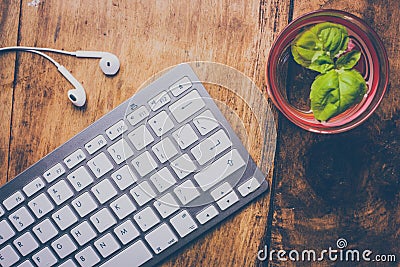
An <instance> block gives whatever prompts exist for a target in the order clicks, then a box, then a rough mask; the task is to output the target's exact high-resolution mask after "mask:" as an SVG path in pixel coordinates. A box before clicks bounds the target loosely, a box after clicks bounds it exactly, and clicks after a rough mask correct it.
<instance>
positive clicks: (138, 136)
mask: <svg viewBox="0 0 400 267" xmlns="http://www.w3.org/2000/svg"><path fill="white" fill-rule="evenodd" d="M197 81H198V78H197V76H196V74H195V73H194V72H193V70H192V69H191V68H190V67H189V66H188V65H186V64H182V65H179V66H177V67H175V68H174V69H172V70H171V71H169V72H168V73H166V74H164V75H163V76H162V77H161V78H159V79H158V80H156V81H155V82H153V83H152V84H150V85H149V86H148V87H146V88H145V89H143V90H141V91H139V92H138V93H137V94H135V95H134V96H133V97H132V98H131V99H129V100H127V101H126V102H124V103H123V104H121V105H120V106H118V107H117V108H115V109H114V110H113V111H111V112H109V113H108V114H106V115H105V116H104V117H102V118H101V119H100V120H98V121H97V122H95V123H94V124H92V125H91V126H89V127H88V128H86V129H85V130H83V131H82V132H81V133H79V134H78V135H76V136H75V137H73V138H72V139H71V140H69V141H68V142H66V143H65V144H63V145H62V146H61V147H59V148H58V149H56V150H54V151H53V152H52V153H50V154H49V155H47V156H46V157H44V158H43V159H41V160H40V161H38V162H37V163H35V164H34V165H32V166H31V167H30V168H29V169H27V170H26V171H24V172H23V173H21V174H20V175H18V176H17V177H15V178H14V179H13V180H11V181H10V182H9V183H7V184H6V185H4V186H3V187H1V188H0V266H2V267H7V266H20V267H28V266H38V267H42V266H62V267H72V266H81V267H89V266H102V267H115V266H121V267H123V266H127V267H132V266H142V265H143V266H154V265H157V264H159V263H161V261H163V260H165V259H166V258H168V257H169V256H170V255H171V254H172V253H175V252H179V251H180V250H182V248H183V247H184V246H185V245H186V244H188V243H189V242H191V241H193V240H194V239H195V238H197V237H199V236H201V235H203V234H204V232H206V231H207V230H208V229H210V228H212V227H213V226H215V225H217V224H219V223H220V222H221V221H222V220H224V219H225V218H226V217H228V216H229V215H231V214H232V213H233V212H235V211H237V210H239V209H240V208H241V207H243V206H244V205H246V204H247V203H249V202H250V201H252V200H253V199H254V198H255V197H257V196H258V195H260V194H261V193H263V192H264V191H266V190H267V189H268V184H267V183H266V181H265V178H264V176H263V174H262V173H261V171H260V170H259V169H258V168H257V166H256V164H255V163H254V161H253V160H252V159H251V157H250V156H249V154H248V152H247V151H246V149H245V148H244V146H243V145H242V143H241V142H240V140H239V139H238V137H237V136H236V134H235V133H234V132H233V130H232V128H231V127H230V125H229V123H228V122H227V121H226V119H225V118H224V116H223V115H222V113H221V112H220V111H219V109H218V108H217V106H216V105H215V103H214V102H213V100H212V99H211V98H210V96H209V94H208V93H207V91H206V90H205V88H204V87H203V85H202V84H201V83H200V82H197Z"/></svg>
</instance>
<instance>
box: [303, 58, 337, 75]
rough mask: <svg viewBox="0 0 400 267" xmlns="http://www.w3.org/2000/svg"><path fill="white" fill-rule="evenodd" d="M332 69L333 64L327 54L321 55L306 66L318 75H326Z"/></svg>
mask: <svg viewBox="0 0 400 267" xmlns="http://www.w3.org/2000/svg"><path fill="white" fill-rule="evenodd" d="M334 67H335V63H334V62H333V59H332V58H331V57H330V56H328V55H327V54H322V55H320V56H318V57H317V58H316V59H313V60H312V63H311V64H310V66H308V68H309V69H311V70H315V71H318V72H320V73H326V72H328V71H329V70H331V69H333V68H334Z"/></svg>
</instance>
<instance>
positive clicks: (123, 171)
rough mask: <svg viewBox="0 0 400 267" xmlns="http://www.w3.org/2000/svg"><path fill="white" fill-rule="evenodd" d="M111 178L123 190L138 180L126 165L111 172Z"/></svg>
mask: <svg viewBox="0 0 400 267" xmlns="http://www.w3.org/2000/svg"><path fill="white" fill-rule="evenodd" d="M111 178H113V180H114V182H115V183H116V184H117V186H118V187H119V189H121V190H125V189H126V188H128V187H129V186H131V185H132V184H133V183H135V182H136V181H137V180H138V179H137V178H136V176H135V175H134V173H133V172H132V170H131V168H130V167H129V166H128V165H125V166H123V167H121V168H120V169H119V170H117V171H115V172H114V173H113V174H111Z"/></svg>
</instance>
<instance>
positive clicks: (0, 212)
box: [0, 205, 6, 218]
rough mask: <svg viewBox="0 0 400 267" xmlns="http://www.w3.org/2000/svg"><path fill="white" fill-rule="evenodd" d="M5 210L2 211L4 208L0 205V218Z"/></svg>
mask: <svg viewBox="0 0 400 267" xmlns="http://www.w3.org/2000/svg"><path fill="white" fill-rule="evenodd" d="M5 213H6V212H5V211H4V209H3V208H2V207H1V205H0V218H1V216H3V215H4V214H5Z"/></svg>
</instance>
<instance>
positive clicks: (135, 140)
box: [128, 125, 154, 150]
mask: <svg viewBox="0 0 400 267" xmlns="http://www.w3.org/2000/svg"><path fill="white" fill-rule="evenodd" d="M128 138H129V140H130V141H131V142H132V144H133V146H134V147H135V148H136V150H142V149H143V148H145V147H146V146H148V145H150V144H151V143H152V142H153V141H154V138H153V136H152V135H151V133H150V132H149V130H147V128H146V126H145V125H141V126H139V127H137V128H136V129H135V130H133V131H132V132H130V133H129V134H128Z"/></svg>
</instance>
